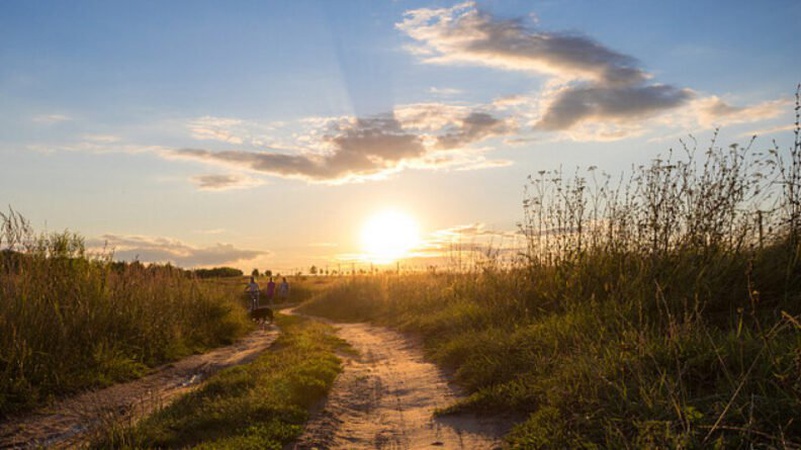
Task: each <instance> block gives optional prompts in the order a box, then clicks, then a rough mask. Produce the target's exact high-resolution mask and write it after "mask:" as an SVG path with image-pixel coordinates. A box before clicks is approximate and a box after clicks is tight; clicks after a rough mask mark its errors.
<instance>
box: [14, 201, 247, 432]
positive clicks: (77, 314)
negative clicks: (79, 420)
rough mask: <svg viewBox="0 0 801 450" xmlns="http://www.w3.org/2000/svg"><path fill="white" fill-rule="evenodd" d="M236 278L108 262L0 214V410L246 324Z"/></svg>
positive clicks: (102, 378) (101, 382)
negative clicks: (219, 280) (199, 276)
mask: <svg viewBox="0 0 801 450" xmlns="http://www.w3.org/2000/svg"><path fill="white" fill-rule="evenodd" d="M236 280H237V282H238V283H237V287H236V289H237V290H236V291H232V288H233V286H232V285H226V284H224V283H217V282H213V281H201V280H199V279H197V278H196V277H194V276H191V274H189V273H187V272H185V271H182V270H180V269H177V268H174V267H171V266H169V265H167V266H162V265H149V266H145V265H143V264H141V263H139V262H134V263H116V262H111V256H110V255H103V254H101V255H90V254H88V253H87V251H86V247H85V244H84V240H83V238H82V237H80V236H79V235H77V234H75V233H70V232H66V231H65V232H62V233H50V234H37V233H35V232H34V231H33V229H32V227H31V226H30V224H29V223H28V222H27V221H26V220H25V218H24V217H23V216H22V215H20V214H19V213H17V212H15V211H13V210H9V212H8V213H0V330H2V333H0V417H3V416H5V415H7V414H11V413H15V412H20V411H24V410H27V409H30V408H33V407H35V406H38V405H41V404H42V403H44V402H47V401H49V400H50V399H52V398H56V397H60V396H64V395H70V394H73V393H76V392H78V391H82V390H85V389H88V388H97V387H102V386H106V385H110V384H112V383H115V382H120V381H125V380H130V379H133V378H137V377H139V376H141V375H143V374H145V373H146V372H147V371H148V370H149V368H151V367H154V366H156V365H159V364H162V363H164V362H167V361H171V360H175V359H178V358H181V357H184V356H187V355H190V354H192V353H195V352H200V351H203V350H206V349H209V348H212V347H216V346H220V345H224V344H230V343H232V342H234V341H235V340H236V339H237V338H239V337H241V336H242V335H243V334H244V333H245V332H246V331H248V329H249V327H251V326H252V325H251V324H250V323H249V321H247V317H246V314H245V310H244V307H243V304H244V303H243V302H241V299H240V295H241V283H240V281H241V279H239V278H237V279H236Z"/></svg>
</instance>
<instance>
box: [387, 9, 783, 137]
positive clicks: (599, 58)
mask: <svg viewBox="0 0 801 450" xmlns="http://www.w3.org/2000/svg"><path fill="white" fill-rule="evenodd" d="M536 22H538V21H536ZM396 28H397V29H398V30H400V31H402V32H404V33H406V35H407V36H409V37H410V38H411V39H412V40H413V42H414V43H413V44H412V45H410V46H409V47H408V50H409V51H410V52H412V54H414V55H416V56H417V57H418V58H420V59H421V60H422V61H423V62H425V63H430V64H443V65H444V64H448V65H458V64H465V65H473V66H482V67H491V68H496V69H500V70H506V71H518V72H520V71H522V72H527V73H530V74H531V75H532V76H540V77H544V85H545V88H544V89H543V91H542V92H540V93H539V94H538V95H537V96H536V97H534V98H533V99H531V101H530V102H525V97H522V96H513V97H506V98H503V99H499V100H497V101H495V102H493V107H495V111H502V110H506V109H516V110H517V113H518V114H519V115H520V117H524V116H527V115H529V116H531V117H530V118H529V120H528V123H529V124H530V125H531V126H532V130H533V131H535V132H560V133H563V134H564V135H565V136H568V137H571V138H575V139H582V140H588V139H593V140H614V139H622V138H626V137H630V136H634V135H639V134H642V133H643V132H644V131H645V130H646V128H645V127H644V124H643V122H644V121H645V120H650V119H654V118H658V117H661V116H668V117H671V115H672V117H671V119H672V120H674V122H673V123H676V122H675V120H676V119H679V118H683V119H684V120H685V121H689V120H691V121H692V122H691V125H690V126H702V127H709V126H710V125H711V124H712V123H714V122H716V121H719V120H725V121H726V123H740V122H746V121H750V122H753V121H759V120H764V119H767V118H772V117H775V116H776V115H777V114H779V113H780V111H781V110H782V108H781V105H779V104H778V103H777V102H766V103H763V104H760V105H755V106H749V107H736V106H732V105H730V104H728V103H726V102H724V101H722V100H721V99H719V98H717V97H714V96H707V97H704V96H702V95H701V94H699V93H697V92H695V91H693V90H692V89H689V88H683V87H677V86H673V85H670V84H664V83H654V82H652V81H651V79H652V78H653V76H652V74H650V73H649V72H648V71H646V70H645V69H644V68H643V67H642V66H641V63H640V62H639V61H638V60H637V59H636V58H634V57H632V56H629V55H625V54H623V53H620V52H618V51H615V50H614V49H611V48H609V47H607V46H605V45H603V44H602V43H599V42H597V41H596V40H594V39H592V38H590V37H588V36H584V35H581V34H577V33H566V32H554V31H544V30H541V29H539V28H537V27H536V26H534V25H527V24H526V23H524V21H523V20H521V19H513V20H503V19H499V18H496V17H493V16H491V15H490V14H488V13H485V12H482V11H480V10H479V9H478V8H477V6H476V4H475V3H474V2H466V3H462V4H459V5H456V6H453V7H450V8H440V9H429V8H422V9H416V10H412V11H408V12H406V14H405V16H404V19H403V21H401V22H400V23H398V24H396ZM531 105H533V112H532V111H531ZM526 107H529V108H530V110H529V111H525V108H526ZM665 123H667V121H663V124H665ZM650 124H651V125H653V124H654V123H653V122H652V123H650ZM454 138H456V136H454Z"/></svg>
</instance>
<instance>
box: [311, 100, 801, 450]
mask: <svg viewBox="0 0 801 450" xmlns="http://www.w3.org/2000/svg"><path fill="white" fill-rule="evenodd" d="M796 98H797V100H798V94H797V95H796ZM798 103H799V102H798V101H797V105H798ZM796 111H799V108H798V107H797V109H796ZM800 128H801V127H799V124H798V116H797V117H796V140H795V143H794V146H793V147H792V148H790V149H789V150H781V149H778V148H769V149H767V150H766V151H763V152H760V151H755V150H753V148H752V147H753V145H754V143H753V142H751V143H749V144H748V145H744V146H740V145H732V146H728V147H726V148H719V147H718V146H717V144H716V141H713V142H712V144H711V145H710V146H709V148H707V149H705V150H703V151H698V150H697V149H696V146H695V144H692V145H690V144H683V145H682V149H681V151H680V152H670V153H669V154H668V155H667V156H666V157H663V158H660V159H657V160H655V161H653V163H652V164H651V165H650V166H645V167H639V168H635V169H634V170H633V172H632V173H631V174H629V175H628V176H624V177H621V178H620V179H621V182H620V183H619V184H615V183H613V182H612V181H611V180H612V177H610V176H607V175H604V174H598V173H596V171H595V170H594V169H592V168H590V169H589V170H587V171H586V172H579V171H577V172H576V174H575V175H573V176H572V177H567V176H565V175H564V174H563V173H559V172H557V173H547V172H542V173H540V174H538V176H537V177H532V178H531V179H530V183H529V185H528V191H527V192H528V194H527V198H526V201H525V202H524V207H523V212H524V220H523V221H522V222H521V226H520V228H521V233H523V234H524V236H525V237H526V242H527V246H526V247H527V248H526V249H525V250H524V251H523V252H522V254H521V255H520V258H518V259H515V260H513V262H512V263H507V262H506V261H503V260H501V258H500V256H499V255H502V254H503V251H502V250H503V249H497V250H496V251H487V253H486V254H485V255H489V256H485V257H484V258H479V260H477V261H476V263H475V264H474V265H473V269H472V270H471V271H469V272H468V273H441V274H434V273H427V274H407V275H401V276H369V277H355V278H349V279H347V280H343V281H342V282H341V283H340V284H337V285H335V286H332V287H331V288H330V289H329V290H328V291H326V292H325V293H324V294H323V295H321V296H319V297H317V298H315V299H313V300H312V301H310V302H307V303H306V304H305V305H304V306H303V308H302V310H303V311H304V312H307V313H311V314H319V315H325V316H328V317H332V318H335V319H338V320H371V321H375V322H379V323H383V324H386V325H390V326H393V327H397V328H400V329H403V330H407V331H411V332H414V333H418V334H419V335H421V336H422V337H423V338H424V342H425V343H426V351H427V353H428V355H429V357H431V358H432V359H433V360H434V361H436V362H437V363H439V364H441V365H442V366H444V367H446V368H448V369H449V370H451V371H452V373H453V376H454V378H455V380H456V381H457V382H458V383H459V384H461V385H462V386H463V387H464V388H465V389H466V391H467V392H468V393H469V394H470V395H469V397H468V398H467V400H465V401H463V402H461V403H459V404H457V405H453V406H452V407H451V410H458V409H470V410H473V411H479V412H481V411H483V412H486V413H490V414H492V413H496V412H499V411H510V410H513V411H517V412H520V413H523V414H525V415H527V417H528V418H527V419H526V420H525V421H523V422H521V423H520V424H518V425H517V427H516V428H515V429H514V430H513V431H512V432H511V433H510V435H509V436H508V437H507V441H508V444H509V445H510V447H512V448H801V421H799V420H798V411H799V410H801V382H800V381H799V380H801V214H799V212H801V145H800V144H799V131H800ZM677 155H681V156H677ZM461 259H463V258H461Z"/></svg>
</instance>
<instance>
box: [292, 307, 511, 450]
mask: <svg viewBox="0 0 801 450" xmlns="http://www.w3.org/2000/svg"><path fill="white" fill-rule="evenodd" d="M336 326H337V327H338V328H339V330H338V336H339V337H340V338H342V339H344V340H346V341H348V343H350V345H351V346H352V347H353V348H354V349H355V350H356V352H357V353H358V354H357V355H355V356H354V355H343V358H344V359H345V362H344V364H345V366H344V371H343V373H342V374H340V376H339V377H338V378H337V380H336V381H335V382H334V386H333V389H332V391H331V393H330V394H329V396H328V398H327V400H326V401H325V402H324V404H323V405H321V407H320V409H319V411H316V412H315V413H313V414H312V417H311V419H310V421H309V422H308V424H307V426H306V430H305V432H304V434H303V435H302V436H301V437H300V439H299V440H298V441H297V442H296V443H294V444H293V445H291V446H288V447H287V448H288V449H297V450H300V449H419V448H448V449H450V448H458V449H495V448H501V447H503V440H502V436H503V435H504V434H506V433H507V432H508V431H509V428H510V424H511V421H510V420H509V418H501V417H477V416H474V415H470V414H450V415H445V416H437V415H435V411H436V410H437V409H438V408H440V409H441V408H445V407H447V406H449V405H451V404H452V403H453V402H454V401H456V400H458V399H459V398H461V395H460V394H459V392H458V391H457V390H456V389H455V387H453V386H452V385H450V384H449V383H448V381H447V379H446V377H445V375H444V374H443V372H442V371H441V370H439V369H438V368H437V367H436V366H435V365H433V364H431V363H429V362H426V361H425V360H424V358H423V354H422V350H421V348H420V345H419V343H418V342H415V341H414V340H412V339H410V338H408V337H406V336H404V335H402V334H400V333H397V332H394V331H391V330H389V329H386V328H382V327H377V326H371V325H367V324H361V323H359V324H336Z"/></svg>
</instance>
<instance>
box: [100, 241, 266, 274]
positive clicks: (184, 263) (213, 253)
mask: <svg viewBox="0 0 801 450" xmlns="http://www.w3.org/2000/svg"><path fill="white" fill-rule="evenodd" d="M101 239H103V240H104V241H105V243H106V247H107V248H110V249H112V250H113V252H114V258H115V259H117V260H124V261H133V260H139V261H142V262H153V263H167V262H169V263H172V264H175V265H177V266H179V267H185V268H191V267H204V266H222V265H232V264H235V263H236V262H238V261H246V260H250V259H253V258H255V257H257V256H261V255H265V254H267V252H264V251H258V250H242V249H237V248H235V247H234V246H233V245H231V244H216V245H214V246H211V247H202V248H198V247H193V246H191V245H189V244H186V243H184V242H181V241H179V240H177V239H170V238H163V237H151V236H121V235H113V234H106V235H103V236H101Z"/></svg>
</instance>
